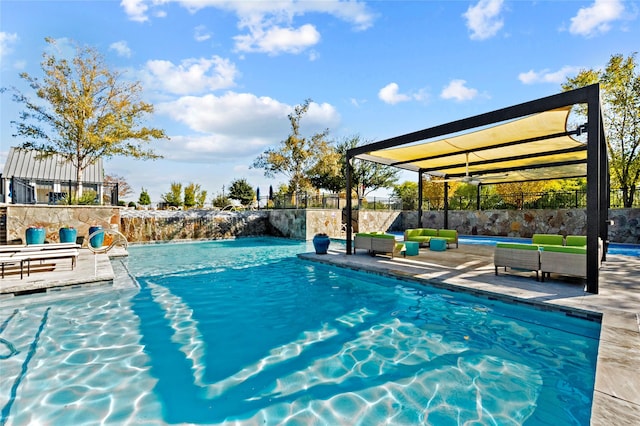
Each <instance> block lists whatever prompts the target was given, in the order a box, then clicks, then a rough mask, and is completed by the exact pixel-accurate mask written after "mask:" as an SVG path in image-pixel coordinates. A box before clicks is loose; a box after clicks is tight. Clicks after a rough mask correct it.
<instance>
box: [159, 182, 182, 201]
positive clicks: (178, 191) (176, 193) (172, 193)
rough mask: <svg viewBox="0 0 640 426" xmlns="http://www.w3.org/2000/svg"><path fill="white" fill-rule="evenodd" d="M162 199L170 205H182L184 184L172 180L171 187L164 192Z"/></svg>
mask: <svg viewBox="0 0 640 426" xmlns="http://www.w3.org/2000/svg"><path fill="white" fill-rule="evenodd" d="M162 201H164V202H165V203H166V204H167V205H168V206H170V207H180V206H181V205H182V184H181V183H178V182H171V189H170V190H169V192H167V193H166V194H162Z"/></svg>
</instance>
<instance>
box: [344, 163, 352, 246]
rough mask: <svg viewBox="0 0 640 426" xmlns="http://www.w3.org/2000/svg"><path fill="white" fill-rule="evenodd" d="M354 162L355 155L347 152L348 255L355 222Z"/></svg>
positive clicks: (346, 234) (346, 230)
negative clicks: (352, 181) (352, 191)
mask: <svg viewBox="0 0 640 426" xmlns="http://www.w3.org/2000/svg"><path fill="white" fill-rule="evenodd" d="M352 160H353V155H352V154H351V153H349V151H347V167H346V169H347V170H346V176H345V179H346V181H347V182H346V187H347V188H346V197H347V207H346V209H347V226H346V229H345V237H346V238H347V255H349V254H351V253H352V251H353V250H352V249H351V245H352V244H351V242H352V235H351V223H352V222H353V217H352V215H353V213H352V206H351V205H352V202H351V174H352V172H353V170H352V169H351V161H352Z"/></svg>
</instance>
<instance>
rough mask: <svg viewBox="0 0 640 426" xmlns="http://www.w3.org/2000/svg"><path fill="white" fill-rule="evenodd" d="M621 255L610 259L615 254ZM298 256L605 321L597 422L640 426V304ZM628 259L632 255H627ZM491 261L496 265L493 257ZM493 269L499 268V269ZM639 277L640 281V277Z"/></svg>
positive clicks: (393, 263)
mask: <svg viewBox="0 0 640 426" xmlns="http://www.w3.org/2000/svg"><path fill="white" fill-rule="evenodd" d="M492 249H493V248H492V247H491V250H492ZM454 250H455V249H454ZM429 255H433V253H431V252H430V253H429ZM616 256H617V255H611V256H608V257H612V258H614V257H616ZM298 257H299V258H300V259H304V260H307V261H313V262H319V263H323V264H328V265H334V266H339V267H344V268H348V269H353V270H358V271H363V272H368V273H373V274H377V275H382V276H387V277H391V278H397V279H401V280H403V281H408V282H411V283H414V284H421V285H429V286H431V287H435V288H442V289H446V290H450V291H463V292H465V293H468V294H472V295H477V296H481V297H485V298H489V299H497V300H501V301H504V302H508V303H513V302H516V303H518V304H522V305H527V306H531V307H534V308H536V309H543V310H553V311H558V312H563V313H565V314H567V315H571V316H576V317H580V318H584V319H586V320H591V321H599V322H600V323H601V329H600V337H599V345H598V355H597V360H596V376H595V385H594V393H593V399H592V407H591V425H598V426H600V425H603V426H605V425H606V426H611V425H617V424H619V425H627V424H640V370H638V368H637V366H638V365H640V305H636V309H637V311H636V312H633V311H628V310H621V309H615V308H614V307H611V306H607V307H599V306H598V305H597V304H594V303H593V302H592V301H589V302H588V303H585V302H584V300H579V299H588V298H589V295H588V294H587V295H585V294H584V293H583V294H580V293H578V294H576V295H575V296H574V297H571V296H568V297H567V296H563V297H561V298H558V297H553V296H548V297H544V296H541V295H539V294H538V293H537V292H533V294H532V295H529V297H527V296H526V295H523V294H514V292H510V291H507V292H505V291H501V290H504V285H505V284H502V285H501V286H498V285H493V286H490V285H485V284H486V283H478V284H477V285H474V284H473V281H472V280H455V279H452V278H451V276H450V275H444V276H445V277H448V278H445V279H443V278H440V277H442V276H443V275H439V274H438V272H437V268H433V267H434V263H431V265H430V266H431V267H432V268H433V269H435V270H436V272H435V273H432V274H424V273H423V274H416V273H415V271H413V270H412V267H406V266H405V265H403V264H406V263H407V259H406V258H398V257H396V258H393V259H389V258H384V257H382V256H375V257H372V256H368V255H366V254H358V255H349V256H348V255H346V254H345V253H344V252H337V251H334V250H329V253H328V255H317V254H315V253H302V254H299V255H298ZM622 257H624V258H627V257H626V256H622ZM490 260H491V264H492V258H491V259H490ZM638 264H639V265H640V259H638ZM631 270H632V269H631ZM490 272H493V268H492V270H491V271H490ZM603 272H604V271H603ZM627 272H630V270H629V271H627ZM603 275H605V277H604V278H605V279H604V280H601V281H605V282H606V279H607V277H606V274H603ZM628 275H629V274H628ZM509 278H511V277H509ZM509 278H507V279H506V280H505V279H503V280H502V281H504V282H506V285H509V282H511V281H514V280H516V279H517V281H522V277H521V276H516V277H514V279H509ZM632 278H634V277H632ZM528 279H531V278H528ZM637 280H638V282H639V283H640V277H638V278H637ZM533 282H535V279H533ZM560 285H561V284H560ZM519 290H522V289H521V288H520V289H519ZM516 293H522V292H521V291H518V292H516ZM576 299H578V300H576Z"/></svg>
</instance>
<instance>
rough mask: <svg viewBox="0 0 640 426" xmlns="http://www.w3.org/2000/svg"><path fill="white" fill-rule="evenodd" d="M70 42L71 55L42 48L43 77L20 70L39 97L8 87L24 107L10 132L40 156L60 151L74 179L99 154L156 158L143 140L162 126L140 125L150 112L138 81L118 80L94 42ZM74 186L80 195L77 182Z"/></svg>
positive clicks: (157, 133)
mask: <svg viewBox="0 0 640 426" xmlns="http://www.w3.org/2000/svg"><path fill="white" fill-rule="evenodd" d="M45 40H46V42H47V43H48V44H49V45H50V47H51V48H52V50H53V49H54V48H55V47H56V41H55V40H54V39H52V38H46V39H45ZM74 47H75V51H76V52H75V56H74V57H73V58H72V59H71V60H70V61H69V60H68V59H66V58H58V57H56V56H55V55H54V54H53V53H47V52H45V53H44V54H43V61H42V62H41V67H42V71H43V72H44V78H43V79H42V80H40V79H38V78H36V77H33V76H31V75H29V74H27V73H21V74H20V77H22V78H23V79H24V80H26V81H27V82H28V83H29V85H30V87H31V88H32V89H33V90H34V91H35V93H36V96H37V98H38V99H40V100H41V101H42V103H37V102H36V101H32V100H31V99H30V98H28V97H27V96H26V95H24V94H22V93H21V92H20V91H19V90H18V89H16V88H13V90H14V100H15V101H16V102H18V103H22V104H24V106H25V108H26V109H25V110H24V111H22V112H21V113H20V121H12V123H13V124H14V125H15V126H16V127H17V134H15V135H14V137H24V138H25V139H26V140H27V141H26V142H25V143H23V145H22V147H23V148H27V149H37V150H39V151H41V152H42V155H43V156H48V155H52V154H54V153H57V154H60V155H62V156H63V157H64V158H65V159H67V160H68V161H70V162H71V163H72V164H73V165H74V167H75V169H76V180H77V182H78V183H81V182H82V174H83V171H84V170H85V169H86V168H87V167H88V166H89V165H91V164H93V163H94V162H95V161H96V160H97V159H98V158H110V157H113V156H119V155H122V156H129V157H134V158H141V159H155V158H159V156H158V155H156V154H155V153H154V152H153V151H152V150H147V149H145V146H144V145H145V144H146V143H148V142H150V141H151V140H152V139H167V136H166V135H165V133H164V131H163V130H159V129H154V128H148V127H144V126H141V125H140V122H141V121H142V120H143V118H144V117H145V116H146V115H148V114H151V113H153V105H151V104H148V103H146V102H143V101H141V100H140V98H141V92H142V87H141V85H140V83H139V82H135V83H127V82H123V81H120V77H121V73H119V72H116V71H112V70H110V69H109V68H108V67H107V65H106V64H105V63H104V59H103V57H102V56H101V55H100V54H99V53H98V52H97V51H96V50H95V49H94V48H91V47H81V46H79V45H77V44H75V45H74ZM78 191H79V194H78V195H81V193H82V192H81V191H82V186H81V185H78Z"/></svg>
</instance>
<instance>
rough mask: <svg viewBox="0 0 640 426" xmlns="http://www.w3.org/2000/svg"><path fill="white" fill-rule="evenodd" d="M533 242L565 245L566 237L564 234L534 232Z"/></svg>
mask: <svg viewBox="0 0 640 426" xmlns="http://www.w3.org/2000/svg"><path fill="white" fill-rule="evenodd" d="M531 242H532V243H533V244H544V245H554V246H561V245H564V238H563V237H562V235H554V234H533V237H532V238H531Z"/></svg>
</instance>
